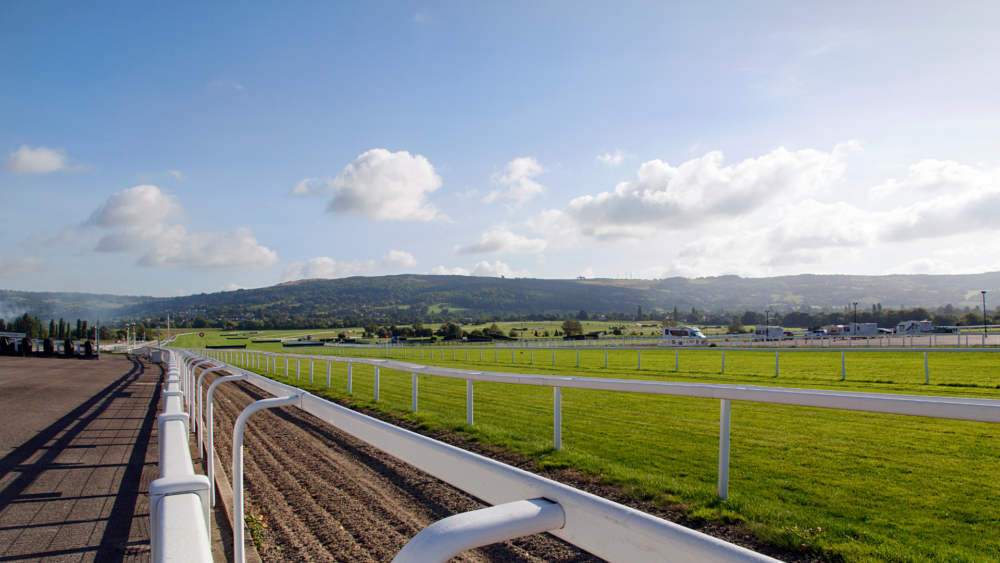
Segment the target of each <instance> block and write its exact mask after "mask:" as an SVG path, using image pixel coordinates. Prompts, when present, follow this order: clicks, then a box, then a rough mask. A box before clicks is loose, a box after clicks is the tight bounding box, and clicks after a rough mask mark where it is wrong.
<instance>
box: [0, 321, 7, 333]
mask: <svg viewBox="0 0 1000 563" xmlns="http://www.w3.org/2000/svg"><path fill="white" fill-rule="evenodd" d="M0 332H7V321H5V320H3V319H0Z"/></svg>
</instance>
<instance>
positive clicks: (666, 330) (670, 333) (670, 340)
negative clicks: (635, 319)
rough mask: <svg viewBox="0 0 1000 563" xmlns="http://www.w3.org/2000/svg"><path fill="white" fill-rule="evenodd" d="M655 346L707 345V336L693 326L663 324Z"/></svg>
mask: <svg viewBox="0 0 1000 563" xmlns="http://www.w3.org/2000/svg"><path fill="white" fill-rule="evenodd" d="M656 345H657V346H708V337H706V336H705V335H704V334H702V333H701V330H700V329H698V328H696V327H693V326H665V327H663V331H662V333H661V334H660V340H659V342H657V343H656Z"/></svg>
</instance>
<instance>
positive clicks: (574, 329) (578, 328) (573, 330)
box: [562, 319, 583, 336]
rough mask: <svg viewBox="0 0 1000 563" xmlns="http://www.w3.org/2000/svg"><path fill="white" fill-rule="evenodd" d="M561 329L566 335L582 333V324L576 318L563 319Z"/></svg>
mask: <svg viewBox="0 0 1000 563" xmlns="http://www.w3.org/2000/svg"><path fill="white" fill-rule="evenodd" d="M562 329H563V332H565V333H566V335H567V336H572V335H574V334H583V326H582V325H581V324H580V321H578V320H576V319H570V320H568V321H563V324H562Z"/></svg>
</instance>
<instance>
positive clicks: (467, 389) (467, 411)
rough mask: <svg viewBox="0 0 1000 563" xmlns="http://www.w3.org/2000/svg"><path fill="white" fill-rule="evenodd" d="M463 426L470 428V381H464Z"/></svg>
mask: <svg viewBox="0 0 1000 563" xmlns="http://www.w3.org/2000/svg"><path fill="white" fill-rule="evenodd" d="M465 424H466V425H467V426H472V380H471V379H466V380H465Z"/></svg>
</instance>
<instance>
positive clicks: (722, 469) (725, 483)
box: [719, 399, 731, 500]
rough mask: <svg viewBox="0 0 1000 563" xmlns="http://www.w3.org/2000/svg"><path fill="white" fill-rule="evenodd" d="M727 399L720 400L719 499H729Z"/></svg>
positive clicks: (728, 413)
mask: <svg viewBox="0 0 1000 563" xmlns="http://www.w3.org/2000/svg"><path fill="white" fill-rule="evenodd" d="M730 410H731V405H730V401H729V399H722V408H721V410H720V413H719V498H720V499H722V500H726V499H727V498H729V418H730Z"/></svg>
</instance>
